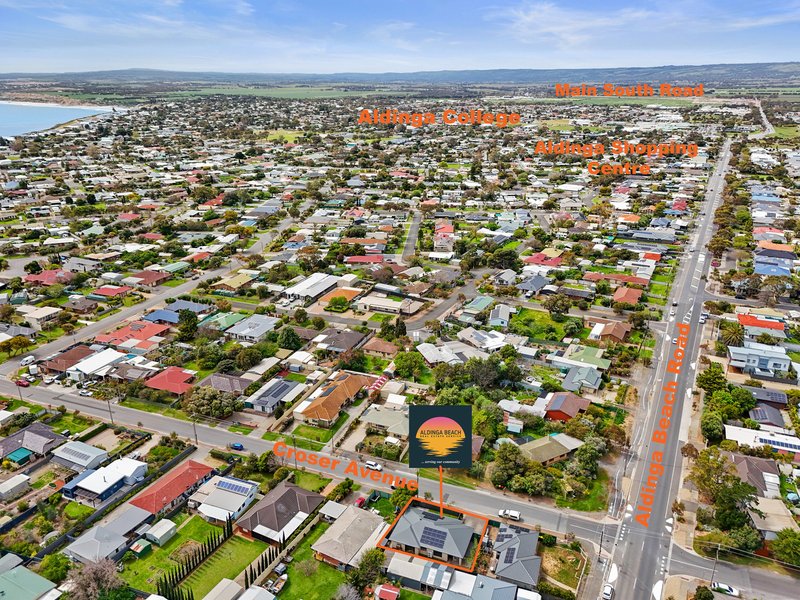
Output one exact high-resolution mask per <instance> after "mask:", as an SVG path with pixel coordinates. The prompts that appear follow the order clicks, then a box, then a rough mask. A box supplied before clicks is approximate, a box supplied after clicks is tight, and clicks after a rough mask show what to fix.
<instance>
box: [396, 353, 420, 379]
mask: <svg viewBox="0 0 800 600" xmlns="http://www.w3.org/2000/svg"><path fill="white" fill-rule="evenodd" d="M394 367H395V371H396V373H397V374H398V375H399V376H400V377H403V378H406V379H409V378H412V377H413V378H416V377H419V376H420V375H421V374H422V373H423V371H424V370H425V359H424V358H422V355H421V354H420V353H419V352H398V354H397V356H395V357H394Z"/></svg>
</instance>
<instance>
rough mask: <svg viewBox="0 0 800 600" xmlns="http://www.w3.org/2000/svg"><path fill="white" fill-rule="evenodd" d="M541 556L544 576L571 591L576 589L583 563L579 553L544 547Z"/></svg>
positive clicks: (559, 547) (562, 548)
mask: <svg viewBox="0 0 800 600" xmlns="http://www.w3.org/2000/svg"><path fill="white" fill-rule="evenodd" d="M541 555H542V571H543V572H544V574H545V575H547V576H548V577H550V578H552V579H555V580H556V581H558V582H559V583H563V584H564V585H567V586H569V587H571V588H572V589H576V588H577V587H578V581H579V580H580V576H581V571H582V570H583V565H584V562H585V560H584V558H583V557H582V556H581V554H580V553H579V552H576V551H575V550H571V549H570V548H565V547H563V546H552V547H547V546H544V547H542V551H541Z"/></svg>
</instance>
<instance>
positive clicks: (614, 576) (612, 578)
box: [608, 563, 619, 583]
mask: <svg viewBox="0 0 800 600" xmlns="http://www.w3.org/2000/svg"><path fill="white" fill-rule="evenodd" d="M618 577H619V569H618V568H617V565H616V563H612V565H611V571H610V572H609V573H608V583H614V582H615V581H616V580H617V578H618Z"/></svg>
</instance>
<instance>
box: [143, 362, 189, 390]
mask: <svg viewBox="0 0 800 600" xmlns="http://www.w3.org/2000/svg"><path fill="white" fill-rule="evenodd" d="M192 379H194V373H189V372H188V371H184V370H183V369H181V368H180V367H167V368H166V369H164V370H163V371H161V372H160V373H157V374H156V375H153V376H152V377H151V378H150V379H148V380H147V381H145V382H144V384H145V385H146V386H147V387H149V388H152V389H154V390H163V391H165V392H170V393H173V394H184V393H186V392H188V391H189V390H190V389H192V384H191V383H189V382H190V381H191V380H192Z"/></svg>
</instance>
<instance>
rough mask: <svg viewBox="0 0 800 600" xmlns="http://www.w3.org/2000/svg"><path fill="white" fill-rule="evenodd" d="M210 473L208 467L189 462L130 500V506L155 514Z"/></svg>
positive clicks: (192, 461) (210, 469)
mask: <svg viewBox="0 0 800 600" xmlns="http://www.w3.org/2000/svg"><path fill="white" fill-rule="evenodd" d="M211 471H213V469H212V468H211V467H209V466H208V465H204V464H203V463H199V462H196V461H194V460H189V461H187V462H185V463H183V464H182V465H179V466H178V467H176V468H175V469H173V470H172V471H171V472H169V473H167V474H166V475H164V476H163V477H162V478H161V479H159V480H158V481H156V482H155V483H154V484H153V485H151V486H150V487H149V488H147V489H146V490H145V491H143V492H142V493H141V494H139V495H138V496H136V498H134V499H133V500H131V504H132V505H133V506H136V507H138V508H141V509H142V510H146V511H147V512H149V513H150V514H156V513H158V512H160V511H161V510H162V509H164V507H166V506H169V505H170V504H171V503H172V502H173V501H175V500H176V499H177V498H178V497H179V496H180V495H181V494H183V493H185V492H187V491H188V490H190V489H192V487H194V486H195V485H197V483H198V482H200V481H202V480H203V479H205V478H206V477H208V475H209V474H210V473H211Z"/></svg>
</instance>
